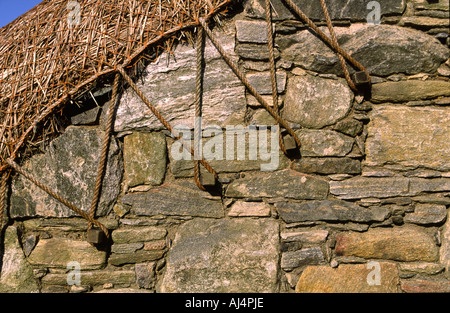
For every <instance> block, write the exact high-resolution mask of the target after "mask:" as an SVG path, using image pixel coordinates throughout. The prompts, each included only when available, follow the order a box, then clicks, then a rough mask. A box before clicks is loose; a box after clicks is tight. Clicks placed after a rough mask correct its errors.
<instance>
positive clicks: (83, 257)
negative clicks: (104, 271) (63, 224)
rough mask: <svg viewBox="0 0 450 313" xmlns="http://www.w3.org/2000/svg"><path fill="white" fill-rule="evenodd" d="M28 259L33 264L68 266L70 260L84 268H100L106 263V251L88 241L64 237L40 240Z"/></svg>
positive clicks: (51, 266)
mask: <svg viewBox="0 0 450 313" xmlns="http://www.w3.org/2000/svg"><path fill="white" fill-rule="evenodd" d="M28 261H29V262H30V263H31V264H32V265H33V266H43V267H50V268H66V267H67V264H68V263H69V262H72V261H75V262H78V263H80V266H81V269H82V270H88V269H98V268H101V267H102V266H104V265H105V263H106V252H104V251H100V250H97V249H96V248H95V247H93V246H91V245H90V244H89V243H88V242H86V241H77V240H71V239H63V238H50V239H41V240H39V242H38V244H37V245H36V248H34V250H33V251H32V252H31V254H30V256H29V257H28Z"/></svg>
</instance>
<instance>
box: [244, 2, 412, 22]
mask: <svg viewBox="0 0 450 313" xmlns="http://www.w3.org/2000/svg"><path fill="white" fill-rule="evenodd" d="M293 2H294V3H295V4H296V5H297V6H298V7H299V8H300V9H301V10H302V11H303V12H304V13H305V14H306V15H307V16H308V17H309V18H311V19H313V20H325V17H324V15H323V11H322V7H321V5H320V1H308V0H294V1H293ZM378 2H379V3H380V9H381V12H380V13H381V16H384V15H386V14H388V15H392V14H401V13H403V10H404V9H405V6H406V1H405V0H394V1H389V0H379V1H378ZM271 4H272V6H273V8H274V10H275V12H276V13H277V14H273V19H274V20H285V19H294V18H297V17H296V16H295V15H293V13H292V12H291V11H290V10H289V7H288V6H287V5H286V4H285V3H284V2H283V1H282V0H273V1H271ZM327 8H328V12H329V14H330V17H331V18H332V19H336V20H342V19H350V20H356V21H365V20H366V18H367V15H368V14H369V13H370V12H371V11H372V10H373V8H367V2H366V1H362V0H350V1H347V0H335V1H328V2H327ZM244 10H245V13H246V15H247V16H249V17H256V18H265V16H266V15H265V11H264V0H250V1H245V3H244Z"/></svg>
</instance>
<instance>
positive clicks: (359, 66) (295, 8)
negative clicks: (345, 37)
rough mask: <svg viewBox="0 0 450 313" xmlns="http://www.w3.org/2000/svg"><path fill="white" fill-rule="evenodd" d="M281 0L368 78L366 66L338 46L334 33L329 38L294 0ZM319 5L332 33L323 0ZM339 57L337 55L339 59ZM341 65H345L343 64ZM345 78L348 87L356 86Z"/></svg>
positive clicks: (349, 79)
mask: <svg viewBox="0 0 450 313" xmlns="http://www.w3.org/2000/svg"><path fill="white" fill-rule="evenodd" d="M283 1H285V2H286V4H287V5H288V6H289V7H290V8H291V9H292V10H293V11H294V12H295V14H297V15H298V16H299V17H300V18H301V19H302V20H303V21H304V22H305V23H306V24H308V26H309V27H311V28H312V29H313V30H314V31H315V32H316V33H317V35H318V36H319V37H320V38H321V39H322V40H323V41H325V42H326V43H327V44H328V45H329V46H331V47H332V48H333V49H334V50H335V51H336V52H337V53H338V54H339V55H340V56H341V57H343V58H344V59H346V60H347V61H348V62H349V63H350V64H352V65H353V66H354V67H355V68H357V69H359V70H360V71H363V72H364V73H365V74H366V75H367V78H368V79H369V80H370V74H369V72H368V71H367V70H366V68H365V67H364V66H363V65H362V64H361V63H359V62H358V61H357V60H355V59H354V58H353V57H352V56H351V55H349V54H348V53H347V52H346V51H345V50H343V49H342V48H341V47H340V46H339V44H338V42H337V39H336V36H335V35H334V37H335V39H334V40H333V39H330V38H329V37H328V36H327V35H326V34H325V33H324V32H323V31H321V30H320V28H319V27H318V26H317V25H316V24H315V23H314V22H313V21H312V20H311V19H310V18H309V17H308V16H306V14H305V13H303V11H302V10H300V8H299V7H298V6H297V5H296V4H295V3H294V2H292V0H283ZM321 6H322V10H323V11H324V15H325V19H326V20H327V26H328V28H329V29H330V32H331V33H333V34H334V30H331V29H333V26H332V24H331V19H330V16H329V14H328V9H327V6H326V4H325V1H324V0H321ZM333 34H332V37H333ZM341 57H339V59H340V58H341ZM341 64H342V63H341ZM343 67H346V66H345V65H344V66H343ZM344 74H345V70H344ZM346 79H347V81H350V82H351V83H350V84H349V86H350V88H352V89H353V87H352V86H354V87H355V88H356V86H355V85H354V83H353V81H352V80H351V78H350V77H348V78H347V76H346Z"/></svg>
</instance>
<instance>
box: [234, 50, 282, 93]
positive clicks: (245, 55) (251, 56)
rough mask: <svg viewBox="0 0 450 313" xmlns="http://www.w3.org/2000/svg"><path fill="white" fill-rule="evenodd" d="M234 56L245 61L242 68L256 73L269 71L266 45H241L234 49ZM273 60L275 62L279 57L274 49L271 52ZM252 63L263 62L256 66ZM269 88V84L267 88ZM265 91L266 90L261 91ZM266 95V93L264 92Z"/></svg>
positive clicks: (278, 53)
mask: <svg viewBox="0 0 450 313" xmlns="http://www.w3.org/2000/svg"><path fill="white" fill-rule="evenodd" d="M236 54H237V55H238V56H239V57H240V58H242V59H245V60H246V61H247V62H246V63H245V64H244V67H246V68H249V69H254V70H257V71H264V70H269V68H268V67H267V62H268V61H269V51H268V50H267V45H258V44H251V43H241V44H240V45H239V46H237V47H236ZM273 54H274V58H275V60H277V59H278V58H279V57H280V51H278V49H276V48H274V50H273ZM253 61H264V62H265V63H263V64H258V65H257V64H256V63H253ZM268 87H270V84H269V86H268ZM263 90H267V89H263ZM264 93H267V91H264Z"/></svg>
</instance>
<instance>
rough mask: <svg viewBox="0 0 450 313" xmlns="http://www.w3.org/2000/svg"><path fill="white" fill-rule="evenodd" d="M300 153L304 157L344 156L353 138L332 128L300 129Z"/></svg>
mask: <svg viewBox="0 0 450 313" xmlns="http://www.w3.org/2000/svg"><path fill="white" fill-rule="evenodd" d="M296 133H297V134H298V135H299V139H300V142H301V143H302V145H301V147H300V153H301V155H302V156H304V157H318V156H321V157H326V156H330V157H334V156H345V155H347V154H348V153H350V151H351V150H352V147H353V143H354V139H353V138H351V137H349V136H345V135H343V134H341V133H338V132H335V131H332V130H312V129H311V130H310V129H302V130H299V131H296Z"/></svg>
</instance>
